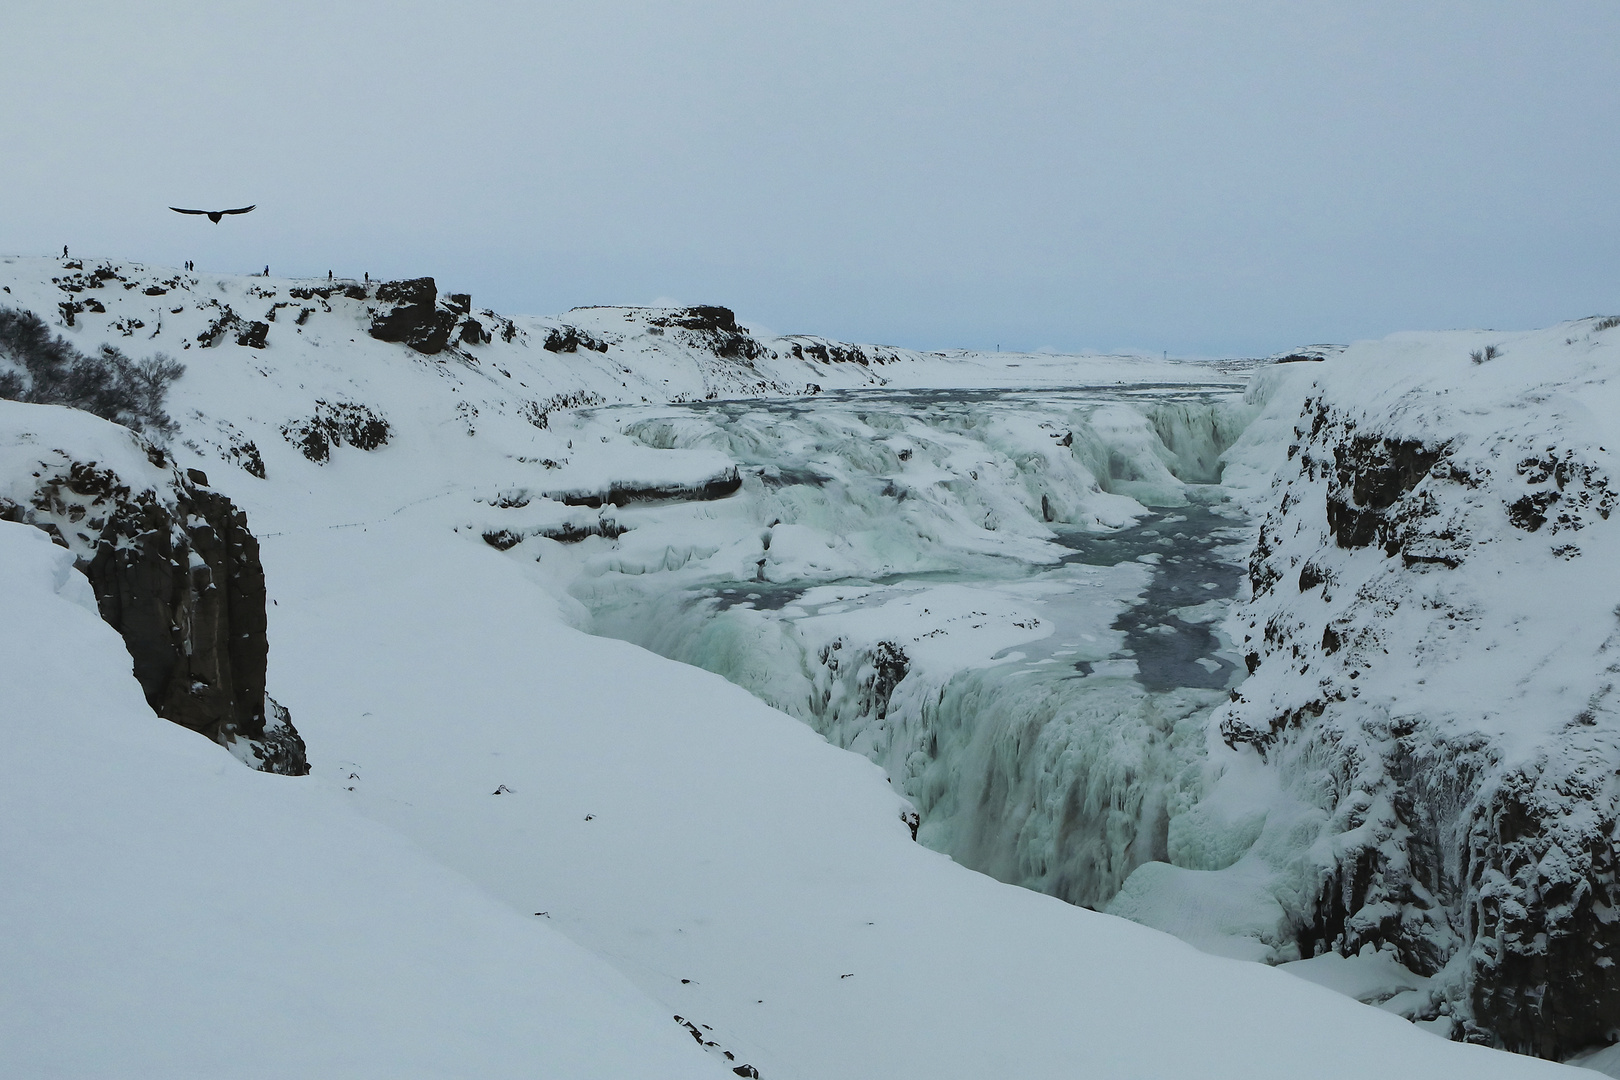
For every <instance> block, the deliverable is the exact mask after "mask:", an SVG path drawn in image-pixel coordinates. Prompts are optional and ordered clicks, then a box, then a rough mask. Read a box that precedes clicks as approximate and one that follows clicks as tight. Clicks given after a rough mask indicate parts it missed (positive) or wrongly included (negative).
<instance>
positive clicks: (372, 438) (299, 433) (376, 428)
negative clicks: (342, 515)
mask: <svg viewBox="0 0 1620 1080" xmlns="http://www.w3.org/2000/svg"><path fill="white" fill-rule="evenodd" d="M389 433H390V428H389V426H388V421H387V420H385V419H383V417H382V416H380V415H378V414H377V413H375V412H373V411H372V410H371V409H369V408H367V407H366V406H364V405H356V404H353V403H351V402H342V401H340V402H336V403H329V402H326V401H316V402H315V415H314V416H311V417H309V418H308V419H307V420H297V421H291V422H289V423H286V424H283V425H282V427H281V437H282V438H284V439H286V440H287V441H288V442H289V443H291V444H292V445H294V446H296V447H297V448H298V450H299V452H300V453H302V454H303V455H304V456H305V457H307V458H308V459H309V460H311V461H313V462H315V463H316V464H322V463H324V462H326V461H327V460H328V459H329V458H331V456H332V447H334V446H344V445H348V446H353V447H356V448H357V449H360V450H375V449H377V448H378V447H379V446H382V445H384V444H386V443H387V442H388V436H389ZM250 445H251V444H250ZM253 458H254V460H255V461H257V464H258V467H259V470H260V471H259V472H258V473H257V474H256V475H258V476H260V477H262V476H263V475H264V473H263V469H264V462H263V461H259V460H257V459H258V448H257V447H254V448H253ZM249 471H250V472H251V471H253V470H252V469H249Z"/></svg>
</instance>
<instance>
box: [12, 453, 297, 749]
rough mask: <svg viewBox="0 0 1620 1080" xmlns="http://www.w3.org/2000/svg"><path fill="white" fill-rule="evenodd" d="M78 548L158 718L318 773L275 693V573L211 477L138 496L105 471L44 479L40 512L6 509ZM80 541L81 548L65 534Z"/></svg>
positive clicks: (88, 466)
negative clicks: (270, 596)
mask: <svg viewBox="0 0 1620 1080" xmlns="http://www.w3.org/2000/svg"><path fill="white" fill-rule="evenodd" d="M0 516H6V517H8V518H11V519H13V520H21V521H27V522H29V523H31V524H34V525H35V526H37V527H39V528H41V529H43V530H45V531H46V532H48V533H50V534H51V535H52V537H53V539H55V540H56V541H57V542H58V543H61V544H62V545H63V546H66V547H69V548H70V550H74V551H75V552H76V553H77V555H78V558H77V565H78V566H79V569H80V570H81V571H83V572H84V574H85V575H86V577H88V578H89V579H90V584H91V587H92V588H93V590H94V592H95V596H96V603H97V606H98V607H99V609H100V612H101V617H102V618H103V619H104V620H105V621H106V622H107V623H108V625H110V626H112V627H113V629H115V630H117V631H118V632H119V634H120V635H121V636H122V637H123V639H124V644H125V647H126V648H128V650H129V654H130V658H131V660H132V661H133V667H134V673H135V678H136V680H137V681H138V682H139V683H140V685H141V690H142V692H143V693H144V694H145V696H146V700H147V702H148V703H149V704H150V705H151V706H152V709H153V711H155V712H156V713H157V714H158V715H159V716H161V717H164V718H165V719H167V720H171V721H173V722H174V723H176V724H179V725H181V726H182V727H186V728H190V729H191V730H193V731H196V732H198V733H200V734H202V735H205V736H207V737H208V738H210V739H212V740H213V741H215V742H217V743H220V744H221V745H223V746H226V747H229V748H231V749H232V751H233V752H234V753H235V754H236V755H237V756H238V757H240V758H242V759H243V760H244V761H247V762H248V763H249V764H251V765H253V766H254V767H255V768H258V769H260V770H261V771H264V772H275V773H281V774H284V775H289V776H302V775H304V774H305V773H307V772H309V763H308V761H307V759H306V755H305V751H304V743H303V740H302V739H301V738H300V737H299V735H298V732H297V731H296V730H295V729H294V728H293V726H292V723H291V719H290V717H289V716H288V713H287V710H286V709H284V708H282V707H281V706H280V705H278V704H277V703H276V702H275V701H274V699H272V698H271V697H270V696H269V695H268V694H267V693H266V691H265V663H266V659H267V657H268V654H269V643H268V639H267V637H266V617H265V581H264V568H263V566H262V564H261V563H260V561H259V543H258V540H257V539H256V538H255V537H254V536H253V534H252V532H251V531H249V529H248V524H247V516H246V515H245V514H244V513H243V512H242V511H241V510H240V509H239V508H237V507H236V506H235V505H234V504H233V503H232V502H231V501H230V499H228V498H226V497H225V496H224V495H221V494H219V493H217V492H213V491H209V490H208V489H207V488H206V485H205V481H204V479H203V478H202V474H201V473H199V472H197V471H196V470H192V472H191V475H189V476H187V477H185V478H181V477H180V476H178V475H177V476H175V478H174V481H173V483H172V486H171V487H169V488H168V489H167V490H163V489H157V490H153V489H148V490H146V491H141V492H138V493H132V492H131V490H130V488H129V487H128V486H127V485H125V484H124V483H123V482H122V480H121V479H120V478H119V477H118V476H116V475H115V474H113V473H112V472H111V471H109V470H106V469H98V468H97V467H96V466H95V464H94V463H93V462H92V463H82V462H72V463H71V464H70V465H69V466H68V468H67V471H66V472H65V473H62V474H58V475H54V476H47V477H45V478H43V479H41V481H40V482H39V485H38V487H37V489H36V491H35V494H34V498H33V502H32V505H31V506H29V507H27V508H23V507H19V506H16V505H15V504H12V505H11V506H10V507H8V508H0ZM64 529H66V530H67V531H68V532H70V533H71V540H70V538H68V537H65V536H64Z"/></svg>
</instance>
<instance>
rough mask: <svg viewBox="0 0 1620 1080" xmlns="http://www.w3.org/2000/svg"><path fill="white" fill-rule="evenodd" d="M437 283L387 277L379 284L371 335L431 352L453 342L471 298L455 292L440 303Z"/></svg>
mask: <svg viewBox="0 0 1620 1080" xmlns="http://www.w3.org/2000/svg"><path fill="white" fill-rule="evenodd" d="M438 298H439V293H438V287H437V286H436V285H434V283H433V279H432V278H430V277H420V278H411V279H409V280H406V281H387V282H384V283H382V284H381V285H378V286H377V303H376V306H374V307H373V308H372V314H371V329H370V333H371V336H372V337H374V338H376V339H377V340H378V341H389V342H395V343H398V344H404V345H409V346H410V347H411V348H413V349H415V350H416V351H417V352H419V353H425V354H426V355H428V356H432V355H434V354H435V353H438V352H441V351H443V349H444V347H445V346H446V345H448V344H449V343H450V335H451V333H452V331H454V330H455V328H456V323H457V322H458V321H459V320H460V319H461V318H462V317H463V316H465V315H466V314H467V310H468V308H469V307H470V306H471V302H472V301H471V298H470V297H466V296H465V295H464V294H460V293H457V294H453V296H452V298H451V299H452V300H453V301H454V304H453V305H452V303H451V302H446V303H443V304H441V303H439V299H438Z"/></svg>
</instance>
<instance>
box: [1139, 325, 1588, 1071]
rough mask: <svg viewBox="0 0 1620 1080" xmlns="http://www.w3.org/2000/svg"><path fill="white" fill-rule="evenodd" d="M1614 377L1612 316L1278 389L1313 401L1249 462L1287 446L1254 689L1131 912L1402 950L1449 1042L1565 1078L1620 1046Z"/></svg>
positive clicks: (1269, 493) (1250, 632)
mask: <svg viewBox="0 0 1620 1080" xmlns="http://www.w3.org/2000/svg"><path fill="white" fill-rule="evenodd" d="M1617 364H1620V327H1617V324H1616V320H1613V319H1608V320H1585V321H1582V322H1577V323H1571V324H1567V325H1564V326H1560V327H1555V328H1552V329H1550V330H1546V331H1540V332H1535V333H1527V334H1484V333H1447V334H1413V335H1401V336H1397V337H1393V338H1390V339H1387V340H1385V341H1380V342H1371V343H1363V344H1360V345H1357V346H1353V347H1351V348H1350V349H1348V350H1347V351H1345V352H1343V353H1342V354H1340V355H1337V356H1333V357H1330V358H1329V359H1328V360H1326V361H1325V362H1323V363H1320V364H1310V365H1303V364H1302V365H1298V369H1297V370H1295V371H1292V372H1287V373H1281V372H1277V373H1274V374H1271V375H1270V376H1268V377H1272V378H1279V377H1284V375H1285V374H1286V377H1288V378H1291V379H1292V380H1293V393H1290V394H1282V395H1279V397H1278V400H1277V402H1276V404H1275V405H1274V407H1273V409H1272V410H1271V412H1270V413H1269V414H1268V416H1266V417H1262V419H1261V421H1259V422H1258V423H1257V424H1256V425H1255V427H1254V428H1252V429H1251V431H1250V433H1249V434H1248V436H1246V440H1245V442H1244V443H1242V444H1240V445H1239V446H1238V447H1236V448H1234V451H1233V454H1232V458H1233V460H1235V461H1238V462H1244V461H1247V462H1249V463H1250V465H1251V466H1252V468H1251V470H1250V475H1251V477H1253V478H1258V477H1259V476H1262V475H1263V474H1264V471H1265V470H1264V463H1265V462H1267V461H1269V460H1272V455H1275V454H1277V452H1278V451H1281V452H1282V453H1284V454H1286V462H1285V463H1283V464H1281V466H1280V471H1279V472H1278V473H1277V475H1276V478H1275V480H1274V482H1273V483H1272V484H1271V486H1270V487H1269V488H1260V489H1254V490H1251V491H1250V492H1249V496H1250V498H1251V499H1253V500H1254V501H1255V502H1256V503H1257V504H1258V505H1261V506H1263V507H1264V508H1265V519H1264V523H1263V525H1262V528H1261V530H1260V536H1259V540H1258V544H1257V546H1256V548H1255V551H1254V554H1253V556H1252V559H1251V561H1250V568H1249V578H1250V585H1251V588H1252V597H1251V598H1250V599H1249V600H1248V601H1247V602H1246V603H1244V604H1241V605H1240V606H1239V608H1238V610H1237V613H1236V614H1235V615H1234V617H1233V620H1232V623H1231V629H1232V631H1233V636H1234V637H1235V638H1240V639H1241V640H1242V642H1243V647H1244V650H1245V652H1246V654H1247V663H1248V666H1249V668H1250V671H1251V672H1252V674H1251V676H1250V678H1249V679H1248V680H1247V681H1246V682H1245V683H1243V685H1242V687H1241V689H1240V691H1238V692H1236V693H1234V695H1233V698H1234V699H1233V701H1232V702H1231V703H1230V704H1229V705H1227V706H1226V707H1224V708H1223V709H1222V710H1221V711H1220V712H1219V713H1218V714H1217V716H1216V724H1217V726H1218V729H1219V733H1220V736H1221V738H1222V739H1223V740H1224V742H1225V744H1226V747H1228V748H1229V749H1228V750H1226V751H1224V752H1223V753H1221V754H1215V755H1214V757H1213V760H1212V769H1213V770H1214V771H1215V772H1216V773H1218V774H1220V778H1219V779H1218V780H1217V781H1216V782H1215V783H1214V784H1213V785H1212V787H1211V789H1210V794H1209V795H1208V796H1206V798H1205V800H1204V802H1203V804H1202V805H1201V806H1200V807H1198V808H1196V812H1195V813H1193V814H1191V815H1189V816H1187V817H1186V818H1185V819H1184V820H1183V821H1182V822H1181V823H1180V824H1181V833H1182V838H1183V840H1184V841H1185V842H1184V843H1183V845H1182V848H1183V851H1184V852H1185V853H1186V854H1184V857H1183V858H1182V859H1180V860H1179V862H1180V865H1179V866H1177V867H1174V868H1171V867H1163V866H1160V867H1153V868H1149V872H1148V873H1144V874H1141V875H1140V876H1139V877H1138V878H1137V879H1135V880H1133V881H1132V882H1131V883H1130V884H1129V885H1128V886H1127V889H1126V890H1125V893H1124V895H1122V897H1121V898H1120V899H1119V900H1118V901H1116V904H1115V908H1114V910H1118V911H1121V912H1122V913H1126V914H1131V915H1133V916H1134V917H1138V918H1142V919H1143V921H1147V922H1150V923H1155V924H1158V925H1164V926H1167V927H1168V926H1170V925H1172V924H1174V922H1175V920H1176V918H1178V916H1177V914H1176V910H1177V907H1178V903H1184V902H1185V901H1187V900H1189V899H1191V898H1192V897H1194V896H1197V895H1204V896H1207V897H1220V896H1226V897H1235V896H1240V895H1245V894H1246V895H1248V896H1250V897H1254V896H1264V897H1267V898H1268V899H1267V900H1266V902H1265V903H1256V902H1252V901H1251V902H1250V904H1249V907H1248V909H1247V910H1248V915H1247V916H1246V917H1248V918H1251V919H1252V920H1253V921H1252V922H1251V923H1250V925H1249V926H1248V928H1247V929H1245V930H1243V931H1242V933H1246V934H1248V935H1249V936H1252V937H1258V938H1260V939H1261V940H1263V941H1267V942H1269V944H1270V945H1271V946H1272V947H1273V948H1274V949H1275V952H1274V954H1273V955H1274V958H1276V959H1288V958H1289V956H1290V955H1291V954H1292V951H1293V950H1294V949H1296V948H1297V950H1298V955H1300V956H1303V957H1307V958H1308V957H1310V956H1312V955H1315V954H1319V953H1322V952H1325V951H1336V952H1339V953H1341V954H1343V955H1347V956H1349V955H1354V954H1356V953H1357V952H1358V951H1361V950H1363V949H1364V948H1366V947H1368V946H1371V947H1372V948H1374V949H1382V950H1385V951H1386V952H1392V953H1393V955H1394V956H1395V957H1397V958H1398V959H1399V960H1400V962H1401V963H1402V964H1404V965H1405V966H1406V967H1407V968H1409V969H1411V970H1412V971H1413V972H1415V973H1417V974H1419V975H1421V976H1432V977H1433V978H1432V979H1431V980H1429V983H1428V988H1427V989H1426V990H1425V991H1424V993H1423V994H1419V995H1416V996H1415V999H1414V1000H1412V1001H1410V1002H1408V1003H1407V1004H1406V1006H1405V1009H1404V1011H1406V1012H1407V1014H1408V1015H1411V1016H1414V1017H1415V1018H1418V1019H1424V1020H1429V1021H1433V1022H1434V1023H1436V1024H1437V1025H1438V1026H1439V1027H1440V1028H1441V1029H1442V1030H1449V1031H1450V1033H1451V1034H1452V1035H1453V1037H1461V1038H1466V1039H1469V1040H1471V1041H1481V1042H1487V1043H1493V1044H1496V1045H1501V1046H1505V1047H1508V1048H1511V1049H1514V1050H1519V1051H1521V1052H1528V1053H1535V1054H1539V1055H1543V1056H1548V1057H1564V1056H1567V1055H1569V1054H1570V1053H1572V1052H1574V1051H1577V1050H1579V1049H1581V1048H1583V1047H1588V1046H1592V1045H1601V1044H1602V1043H1604V1042H1605V1041H1607V1040H1609V1039H1612V1038H1613V1036H1614V1033H1615V1029H1616V1027H1617V1026H1620V974H1617V969H1616V967H1615V962H1616V959H1617V957H1620V921H1617V920H1616V918H1615V914H1614V911H1615V906H1616V904H1617V902H1620V895H1617V894H1620V890H1617V886H1616V880H1615V869H1616V867H1615V856H1614V845H1615V839H1616V835H1615V827H1616V818H1617V812H1620V707H1617V702H1616V699H1615V688H1616V673H1617V672H1620V663H1617V654H1616V652H1615V648H1616V645H1617V644H1620V614H1617V613H1620V608H1617V606H1616V604H1617V601H1620V577H1617V575H1616V571H1615V567H1616V565H1620V528H1617V523H1616V522H1614V521H1612V520H1611V511H1612V510H1613V509H1614V506H1615V502H1616V493H1615V491H1614V480H1613V477H1614V476H1615V470H1616V465H1617V461H1616V452H1617V451H1620V423H1617V421H1616V417H1617V415H1620V383H1617V382H1616V380H1615V378H1614V372H1615V370H1616V366H1617ZM1301 393H1303V395H1304V396H1305V402H1304V407H1303V410H1302V411H1298V412H1297V420H1296V421H1295V422H1294V424H1293V425H1292V431H1291V435H1292V438H1291V439H1289V440H1288V443H1287V445H1286V449H1283V448H1282V446H1281V445H1280V444H1279V437H1280V436H1282V435H1284V431H1283V429H1282V423H1283V422H1284V421H1286V420H1287V419H1288V418H1289V417H1290V416H1292V415H1294V414H1295V413H1296V411H1297V410H1298V409H1299V405H1298V402H1299V394H1301ZM1611 447H1613V448H1614V449H1613V450H1611V449H1610V448H1611ZM1175 831H1176V825H1175V824H1174V823H1173V824H1172V847H1173V848H1174V847H1175V846H1176V845H1175V840H1176V836H1175ZM1256 883H1262V884H1260V885H1259V888H1258V891H1256ZM1170 897H1179V898H1180V901H1178V902H1172V901H1171V900H1170V899H1168V898H1170ZM1273 902H1274V904H1275V906H1267V905H1269V904H1272V903H1273ZM1242 921H1243V920H1242V919H1234V920H1232V922H1231V923H1230V924H1229V927H1230V928H1236V927H1238V926H1239V925H1240V924H1241V923H1242Z"/></svg>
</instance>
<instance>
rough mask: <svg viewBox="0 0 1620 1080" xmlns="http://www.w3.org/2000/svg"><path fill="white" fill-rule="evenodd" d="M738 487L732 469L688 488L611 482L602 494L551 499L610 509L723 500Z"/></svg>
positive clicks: (572, 494)
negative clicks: (654, 503)
mask: <svg viewBox="0 0 1620 1080" xmlns="http://www.w3.org/2000/svg"><path fill="white" fill-rule="evenodd" d="M741 488H742V477H741V476H740V475H738V473H737V469H736V467H735V466H733V467H732V468H730V469H728V470H727V471H726V472H724V473H722V474H721V475H720V476H717V477H714V478H713V479H712V480H706V481H704V482H703V483H701V484H694V485H691V486H687V485H680V484H670V485H667V486H649V487H642V486H638V485H635V484H628V483H620V482H618V481H614V483H613V484H611V485H610V486H609V487H608V490H607V491H606V492H605V493H603V492H577V491H574V492H562V493H560V494H558V495H556V496H554V498H557V499H559V500H561V501H562V502H563V503H564V504H566V505H568V506H589V507H592V508H596V507H601V506H604V505H606V504H608V503H612V504H613V505H614V506H628V505H630V504H631V503H650V502H706V501H712V500H714V499H724V498H725V497H726V496H728V495H735V494H736V493H737V491H738V490H739V489H741Z"/></svg>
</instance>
